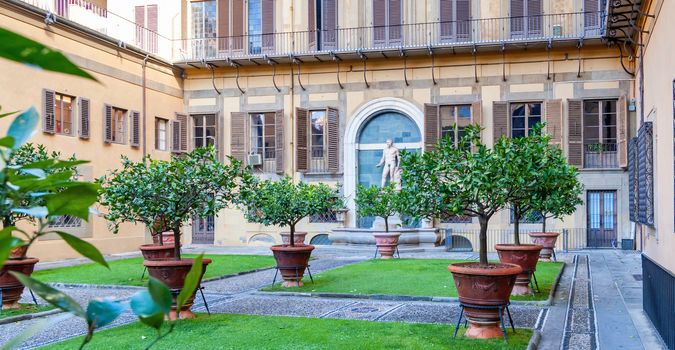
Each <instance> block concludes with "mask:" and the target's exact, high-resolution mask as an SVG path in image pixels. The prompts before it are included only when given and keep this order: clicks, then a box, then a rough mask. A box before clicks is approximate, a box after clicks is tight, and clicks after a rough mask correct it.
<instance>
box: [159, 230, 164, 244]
mask: <svg viewBox="0 0 675 350" xmlns="http://www.w3.org/2000/svg"><path fill="white" fill-rule="evenodd" d="M159 245H164V233H163V232H162V231H160V232H159Z"/></svg>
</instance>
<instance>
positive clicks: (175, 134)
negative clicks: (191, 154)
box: [171, 120, 180, 153]
mask: <svg viewBox="0 0 675 350" xmlns="http://www.w3.org/2000/svg"><path fill="white" fill-rule="evenodd" d="M171 152H174V153H180V122H179V121H178V120H172V121H171Z"/></svg>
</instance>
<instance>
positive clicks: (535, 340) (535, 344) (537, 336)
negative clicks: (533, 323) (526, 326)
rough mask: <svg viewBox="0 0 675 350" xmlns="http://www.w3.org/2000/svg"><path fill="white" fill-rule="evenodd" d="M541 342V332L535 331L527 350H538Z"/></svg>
mask: <svg viewBox="0 0 675 350" xmlns="http://www.w3.org/2000/svg"><path fill="white" fill-rule="evenodd" d="M540 341H541V332H539V331H538V330H536V329H533V330H532V337H531V338H530V342H529V343H527V350H537V349H538V348H539V342H540Z"/></svg>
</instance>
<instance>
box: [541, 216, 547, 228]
mask: <svg viewBox="0 0 675 350" xmlns="http://www.w3.org/2000/svg"><path fill="white" fill-rule="evenodd" d="M541 232H546V215H543V219H542V220H541Z"/></svg>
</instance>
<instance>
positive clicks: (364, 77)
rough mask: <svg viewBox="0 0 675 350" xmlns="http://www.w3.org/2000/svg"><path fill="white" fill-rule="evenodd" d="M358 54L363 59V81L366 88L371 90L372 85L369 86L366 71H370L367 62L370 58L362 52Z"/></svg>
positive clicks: (358, 51)
mask: <svg viewBox="0 0 675 350" xmlns="http://www.w3.org/2000/svg"><path fill="white" fill-rule="evenodd" d="M356 53H357V54H358V55H359V57H360V58H361V61H363V81H364V82H365V83H366V88H370V84H368V79H366V70H368V66H367V65H366V61H367V60H368V57H366V55H365V54H364V53H363V52H362V51H361V50H357V51H356Z"/></svg>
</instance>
